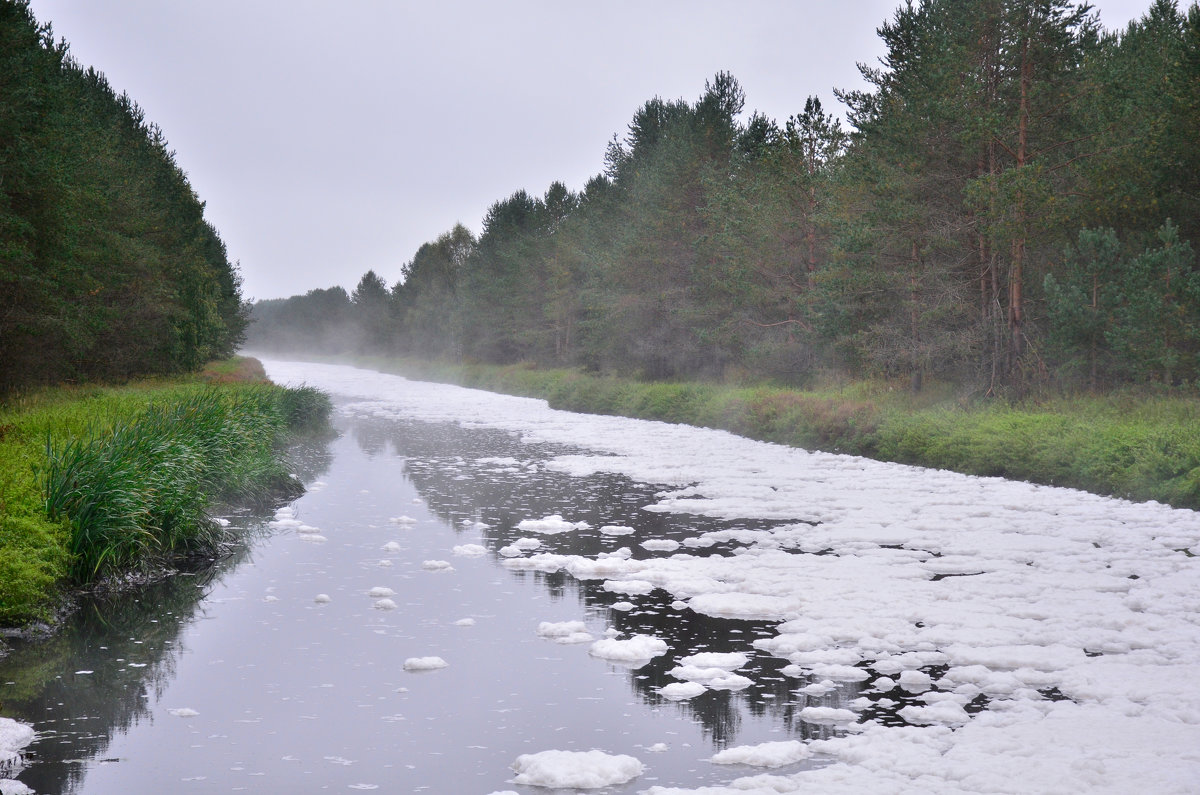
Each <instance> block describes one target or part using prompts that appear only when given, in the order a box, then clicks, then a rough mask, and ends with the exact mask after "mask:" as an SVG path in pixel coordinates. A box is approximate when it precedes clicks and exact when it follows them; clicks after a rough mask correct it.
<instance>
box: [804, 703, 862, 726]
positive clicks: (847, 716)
mask: <svg viewBox="0 0 1200 795" xmlns="http://www.w3.org/2000/svg"><path fill="white" fill-rule="evenodd" d="M800 720H802V721H804V722H805V723H814V724H820V725H826V726H836V725H838V724H844V723H855V722H857V721H858V713H856V712H854V711H853V710H849V709H839V708H837V707H805V708H804V709H802V710H800Z"/></svg>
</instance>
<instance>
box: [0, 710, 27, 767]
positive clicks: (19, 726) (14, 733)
mask: <svg viewBox="0 0 1200 795" xmlns="http://www.w3.org/2000/svg"><path fill="white" fill-rule="evenodd" d="M34 736H35V735H34V731H33V727H32V726H29V725H26V724H24V723H20V722H18V721H15V720H13V719H12V718H0V769H4V768H5V767H6V766H8V765H10V764H12V763H13V762H14V761H15V760H16V759H17V758H18V757H19V756H20V754H21V749H22V748H24V747H25V746H27V745H29V744H30V743H31V742H33V738H34Z"/></svg>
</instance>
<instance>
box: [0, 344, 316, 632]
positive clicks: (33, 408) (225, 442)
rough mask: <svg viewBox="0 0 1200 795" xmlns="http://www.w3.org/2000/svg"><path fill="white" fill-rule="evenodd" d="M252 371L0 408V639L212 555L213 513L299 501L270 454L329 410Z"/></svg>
mask: <svg viewBox="0 0 1200 795" xmlns="http://www.w3.org/2000/svg"><path fill="white" fill-rule="evenodd" d="M255 364H257V363H251V362H246V361H235V362H230V363H225V364H222V365H220V366H218V367H216V368H213V369H212V370H210V371H208V372H206V373H205V374H202V376H200V377H195V378H188V379H173V380H151V381H142V382H137V383H133V384H129V385H125V386H120V387H95V386H86V387H62V388H54V389H45V390H39V391H36V392H30V393H27V394H23V395H20V396H16V397H10V399H9V400H8V401H7V402H6V403H5V404H3V405H0V626H12V625H17V624H21V623H24V622H27V621H30V620H33V619H38V618H45V617H46V616H47V615H48V613H49V612H50V611H51V610H52V609H53V606H54V605H55V604H56V602H57V601H58V599H59V597H60V595H61V594H62V593H63V591H64V590H65V589H67V588H69V587H72V586H79V585H85V584H88V583H92V582H95V581H96V580H98V579H103V578H105V577H110V576H119V575H123V574H127V573H130V572H136V571H139V570H143V571H144V570H153V569H156V568H160V567H162V566H164V565H169V564H170V563H171V562H172V561H173V560H177V559H179V558H182V557H188V556H195V555H204V554H212V553H213V552H215V551H216V550H217V549H218V548H219V546H220V544H221V543H223V542H224V541H225V540H226V538H225V533H224V531H223V530H222V528H221V527H220V526H219V524H217V523H215V522H213V521H212V520H211V519H210V518H209V516H208V513H207V512H208V510H209V509H210V508H211V507H212V506H213V505H214V504H218V503H222V502H227V503H244V502H246V501H250V500H255V499H268V498H272V497H274V496H278V495H281V494H285V493H288V492H290V491H295V490H297V489H298V488H299V484H297V483H295V482H294V480H293V479H292V478H291V477H290V475H289V474H288V470H287V468H286V466H285V463H284V461H283V460H282V458H281V456H280V452H279V451H280V448H281V445H282V444H283V443H284V442H285V441H286V439H287V438H288V436H289V434H292V433H295V432H298V431H302V430H306V429H309V428H312V427H314V426H320V425H322V424H323V423H324V422H325V420H326V419H327V417H328V410H329V403H328V398H326V397H325V396H324V395H323V394H321V393H319V392H317V391H316V390H312V389H307V388H301V389H284V388H282V387H278V386H275V385H272V384H269V383H266V382H265V378H264V377H263V376H262V374H261V366H259V367H258V368H257V370H256V369H255V367H254V365H255ZM218 382H220V384H221V385H219V386H217V385H214V383H218Z"/></svg>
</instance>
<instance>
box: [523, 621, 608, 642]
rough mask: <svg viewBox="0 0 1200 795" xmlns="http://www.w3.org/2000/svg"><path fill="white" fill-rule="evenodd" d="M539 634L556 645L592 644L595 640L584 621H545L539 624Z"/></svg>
mask: <svg viewBox="0 0 1200 795" xmlns="http://www.w3.org/2000/svg"><path fill="white" fill-rule="evenodd" d="M537 634H538V635H539V636H540V637H543V638H548V639H550V640H553V641H554V642H556V643H564V644H565V643H590V642H591V641H593V640H595V638H593V637H592V633H590V632H588V630H587V625H586V624H584V623H583V622H582V621H557V622H553V621H543V622H541V623H540V624H538V628H537Z"/></svg>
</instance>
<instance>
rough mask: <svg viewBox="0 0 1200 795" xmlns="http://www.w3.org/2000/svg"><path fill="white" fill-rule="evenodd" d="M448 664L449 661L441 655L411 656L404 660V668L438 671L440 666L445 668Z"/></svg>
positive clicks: (408, 669)
mask: <svg viewBox="0 0 1200 795" xmlns="http://www.w3.org/2000/svg"><path fill="white" fill-rule="evenodd" d="M447 665H449V663H448V662H446V661H445V660H443V659H442V658H441V657H409V658H408V659H407V660H405V661H404V670H406V671H436V670H437V669H438V668H445V667H446V666H447Z"/></svg>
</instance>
